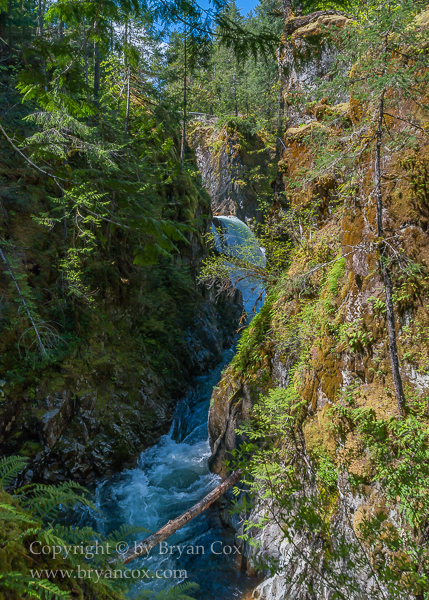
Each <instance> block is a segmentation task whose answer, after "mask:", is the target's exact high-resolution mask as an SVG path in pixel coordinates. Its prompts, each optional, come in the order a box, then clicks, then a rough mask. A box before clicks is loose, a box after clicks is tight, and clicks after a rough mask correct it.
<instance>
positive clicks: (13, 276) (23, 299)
mask: <svg viewBox="0 0 429 600" xmlns="http://www.w3.org/2000/svg"><path fill="white" fill-rule="evenodd" d="M0 127H1V125H0ZM0 256H1V258H2V259H3V262H4V263H5V265H6V269H7V270H8V272H9V274H10V276H11V278H12V281H13V282H14V284H15V287H16V290H17V292H18V295H19V297H20V299H21V302H22V305H23V306H24V309H25V311H26V313H27V317H28V320H29V321H30V323H31V327H32V328H33V330H34V332H35V334H36V338H37V343H38V345H39V350H40V352H41V354H42V355H43V356H45V357H46V356H48V353H47V351H46V348H45V346H44V344H43V342H42V338H41V337H40V334H39V331H38V329H37V327H36V324H35V322H34V319H33V317H32V315H31V312H30V309H29V307H28V305H27V303H26V301H25V298H24V296H23V295H22V293H21V290H20V288H19V285H18V282H17V280H16V278H15V275H14V274H13V271H12V269H11V267H10V265H9V263H8V261H7V260H6V256H5V255H4V253H3V250H2V249H1V248H0Z"/></svg>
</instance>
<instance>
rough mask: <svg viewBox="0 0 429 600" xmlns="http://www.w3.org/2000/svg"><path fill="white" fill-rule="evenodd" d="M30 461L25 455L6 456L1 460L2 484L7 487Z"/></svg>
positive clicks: (0, 484) (0, 473) (0, 475)
mask: <svg viewBox="0 0 429 600" xmlns="http://www.w3.org/2000/svg"><path fill="white" fill-rule="evenodd" d="M27 462H28V458H26V457H25V456H5V457H4V458H2V459H1V460H0V486H1V487H2V488H7V487H8V486H9V485H11V483H12V482H13V480H14V479H15V478H16V477H17V476H18V475H19V473H21V471H22V470H23V469H24V467H25V466H26V464H27Z"/></svg>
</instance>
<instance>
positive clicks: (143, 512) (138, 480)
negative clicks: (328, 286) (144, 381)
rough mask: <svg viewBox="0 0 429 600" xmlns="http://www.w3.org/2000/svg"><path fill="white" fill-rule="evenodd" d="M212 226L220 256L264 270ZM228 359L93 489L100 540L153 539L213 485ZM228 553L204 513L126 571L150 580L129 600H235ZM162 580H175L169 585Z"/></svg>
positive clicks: (238, 228) (240, 584)
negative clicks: (213, 417)
mask: <svg viewBox="0 0 429 600" xmlns="http://www.w3.org/2000/svg"><path fill="white" fill-rule="evenodd" d="M220 222H221V223H220ZM216 225H217V226H218V228H221V231H220V232H219V234H220V235H219V234H218V233H217V231H216V230H215V233H216V235H218V240H219V243H220V244H222V248H224V249H225V246H226V248H227V251H228V253H229V254H230V255H235V256H237V255H239V254H238V253H240V247H243V246H244V245H245V246H246V248H247V249H246V253H248V252H249V250H248V249H249V248H251V250H250V252H251V254H252V253H253V254H252V255H253V259H252V260H253V261H254V262H255V264H259V265H262V264H264V260H265V259H264V255H263V252H262V251H261V249H260V248H259V247H258V245H257V243H256V240H255V238H254V237H253V234H252V232H251V231H250V229H249V228H248V227H247V226H246V225H245V224H244V223H242V222H241V221H239V220H238V219H236V218H235V217H217V223H216ZM252 248H253V249H252ZM234 277H237V278H238V277H239V274H238V273H237V270H235V271H234V272H233V273H232V278H234ZM238 285H239V286H240V289H241V291H242V293H243V299H244V303H245V307H246V308H247V310H248V311H250V310H252V309H253V307H254V306H255V305H256V306H257V308H259V307H260V306H261V305H262V301H263V290H262V289H261V288H260V287H259V286H258V285H257V282H256V281H254V282H250V283H249V282H244V281H241V282H240V283H239V284H238ZM233 355H234V350H233V349H230V350H227V351H226V352H225V353H224V356H223V361H222V363H221V364H220V365H218V367H216V368H215V369H214V370H212V371H211V372H210V373H208V374H207V375H204V376H202V377H199V378H197V379H196V380H195V382H194V386H193V388H192V389H191V391H190V392H189V393H188V394H187V396H186V397H185V398H184V399H182V400H181V401H180V402H179V403H178V406H177V409H176V412H175V416H174V420H173V424H172V426H171V430H170V432H169V434H168V435H164V436H162V437H161V439H160V440H159V441H158V443H157V444H156V445H155V446H153V447H152V448H150V449H148V450H146V451H145V452H143V453H142V454H141V456H140V459H139V461H138V464H137V466H136V467H135V468H134V469H130V470H126V471H123V472H122V473H120V474H118V475H116V476H114V477H112V478H111V479H109V480H107V481H104V482H103V483H101V484H99V486H98V487H97V490H96V504H97V506H98V508H99V509H100V514H101V515H102V517H94V516H93V517H92V518H95V519H96V520H97V523H96V527H97V528H98V530H99V531H100V532H101V533H108V532H110V531H112V530H115V529H118V528H119V527H120V526H121V525H136V526H142V527H145V528H147V530H148V531H150V532H153V531H156V530H157V529H159V528H160V527H162V526H163V525H165V524H166V523H167V522H168V521H169V520H170V519H173V518H175V517H177V516H178V515H180V514H181V513H182V512H184V511H185V510H186V509H188V508H190V507H191V506H192V505H193V504H195V503H196V502H198V501H199V500H201V499H202V498H203V497H204V496H205V495H206V494H207V493H208V492H209V491H211V490H212V489H214V488H215V487H216V486H217V485H218V484H219V483H220V478H219V477H218V476H217V475H214V474H212V473H210V471H209V467H208V458H209V456H210V447H209V442H208V434H207V415H208V410H209V405H210V398H211V394H212V390H213V387H214V386H215V385H217V383H218V382H219V380H220V377H221V373H222V369H223V368H224V367H225V365H227V364H228V363H229V362H230V360H231V359H232V357H233ZM140 537H144V535H141V536H140ZM235 545H236V542H235V540H234V531H232V530H231V529H230V528H228V527H226V526H225V525H223V524H222V522H221V520H220V518H219V513H218V510H216V508H213V507H212V508H210V509H209V510H207V511H205V512H204V513H202V514H200V515H199V516H198V517H196V518H194V519H193V520H192V521H190V522H189V523H188V524H187V525H186V526H185V527H183V528H182V529H180V530H179V531H178V532H177V533H176V534H174V535H173V536H171V537H170V538H168V539H167V540H166V542H164V544H163V546H162V547H160V546H156V547H155V548H153V549H152V551H151V552H150V554H149V556H147V557H143V558H139V559H137V560H136V561H135V562H133V563H132V564H133V568H136V569H145V570H148V571H150V572H151V573H153V574H155V577H154V579H149V580H148V579H144V580H142V581H136V583H135V585H134V587H133V589H132V591H131V595H130V598H134V597H136V596H137V595H138V593H139V591H140V590H141V589H152V590H158V589H161V588H163V587H168V586H171V585H177V584H178V583H180V582H183V581H194V582H196V583H197V584H198V585H199V591H198V592H196V597H197V598H200V599H201V600H203V599H204V600H215V599H216V600H219V599H221V600H232V599H233V598H241V597H242V595H243V593H244V592H245V591H246V590H247V589H249V588H250V587H251V583H252V582H251V581H250V579H249V578H248V577H246V576H245V575H244V574H242V573H241V570H240V559H241V557H240V555H237V553H236V551H235V549H234V546H235ZM173 546H174V548H173V549H170V548H171V547H173ZM178 546H179V549H178ZM167 548H168V549H167ZM121 550H124V548H121ZM134 565H135V567H134ZM175 571H176V573H174V572H175ZM184 572H186V578H185V576H184ZM156 573H159V574H160V575H161V574H162V573H165V574H166V578H165V579H158V578H157V577H156ZM170 573H171V574H174V575H176V577H174V575H173V578H171V577H170Z"/></svg>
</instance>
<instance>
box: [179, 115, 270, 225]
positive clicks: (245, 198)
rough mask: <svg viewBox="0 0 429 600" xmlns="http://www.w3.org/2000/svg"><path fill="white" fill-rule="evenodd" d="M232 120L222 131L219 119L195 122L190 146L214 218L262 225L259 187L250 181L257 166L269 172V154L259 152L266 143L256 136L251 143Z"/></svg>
mask: <svg viewBox="0 0 429 600" xmlns="http://www.w3.org/2000/svg"><path fill="white" fill-rule="evenodd" d="M245 137H246V136H245V134H243V133H242V132H240V131H239V130H238V129H237V128H236V126H235V124H234V122H233V120H232V121H231V124H229V125H224V126H223V127H222V128H220V129H219V130H218V129H217V128H216V120H215V118H212V119H210V120H208V121H206V122H201V123H194V124H193V126H192V128H191V131H190V138H189V139H190V144H191V146H192V147H193V149H194V151H195V156H196V162H197V165H198V169H199V171H200V173H201V177H202V183H203V185H204V187H205V189H206V190H207V192H208V193H209V196H210V198H211V207H212V212H213V214H214V215H235V216H236V217H237V218H238V219H240V220H241V221H243V222H244V223H249V222H252V221H253V222H259V221H261V219H262V211H261V210H260V208H259V203H258V193H259V190H258V186H257V184H255V183H252V182H250V181H249V178H248V175H249V171H250V170H251V169H252V168H254V167H259V168H260V169H262V173H267V172H268V163H269V161H270V155H269V151H268V150H266V151H264V152H262V153H261V152H258V153H257V154H256V151H259V150H261V149H263V148H264V143H263V141H262V140H260V139H259V138H258V137H257V136H253V137H251V138H249V139H248V140H246V139H245ZM267 176H268V175H267Z"/></svg>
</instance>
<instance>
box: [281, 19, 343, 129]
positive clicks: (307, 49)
mask: <svg viewBox="0 0 429 600" xmlns="http://www.w3.org/2000/svg"><path fill="white" fill-rule="evenodd" d="M348 20H349V19H348V17H347V16H346V15H345V14H343V13H339V12H337V11H334V10H330V11H329V10H328V11H318V12H315V13H313V14H311V15H307V16H305V17H294V18H291V19H288V20H287V22H286V25H285V38H286V40H287V41H283V43H282V44H281V45H280V48H279V50H278V62H279V70H280V76H281V81H282V88H283V91H284V98H285V117H286V118H287V126H288V127H297V126H298V125H301V124H302V123H309V122H310V121H312V120H313V119H314V116H313V115H311V114H308V115H306V114H303V113H302V111H299V110H297V109H296V108H294V106H293V105H292V104H290V103H288V95H291V96H292V95H293V94H294V93H296V92H299V91H303V90H312V89H314V88H315V86H316V81H317V80H318V79H323V77H325V76H326V75H327V74H328V72H329V70H330V68H331V67H332V64H333V62H334V60H335V49H334V48H333V47H332V45H330V44H329V43H328V42H327V41H326V36H324V35H323V33H324V29H325V28H327V27H329V28H332V27H334V26H335V27H344V26H345V25H346V24H347V22H348ZM343 100H344V99H340V98H339V99H338V102H341V101H343Z"/></svg>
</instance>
